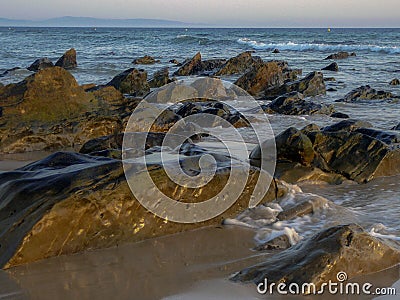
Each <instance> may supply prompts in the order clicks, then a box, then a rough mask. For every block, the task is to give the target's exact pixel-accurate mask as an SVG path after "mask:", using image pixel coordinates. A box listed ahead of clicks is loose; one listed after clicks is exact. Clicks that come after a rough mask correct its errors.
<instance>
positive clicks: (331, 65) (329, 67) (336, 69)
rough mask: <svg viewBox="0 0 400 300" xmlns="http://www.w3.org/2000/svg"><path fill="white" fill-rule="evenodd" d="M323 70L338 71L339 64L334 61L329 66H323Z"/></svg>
mask: <svg viewBox="0 0 400 300" xmlns="http://www.w3.org/2000/svg"><path fill="white" fill-rule="evenodd" d="M321 70H323V71H333V72H338V71H339V66H338V64H337V63H335V62H333V63H331V64H330V65H329V66H326V67H324V68H322V69H321Z"/></svg>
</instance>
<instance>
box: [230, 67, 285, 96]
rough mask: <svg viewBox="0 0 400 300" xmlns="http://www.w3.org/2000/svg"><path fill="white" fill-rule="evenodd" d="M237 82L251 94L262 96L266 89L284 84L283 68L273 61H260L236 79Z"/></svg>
mask: <svg viewBox="0 0 400 300" xmlns="http://www.w3.org/2000/svg"><path fill="white" fill-rule="evenodd" d="M235 84H236V85H237V86H239V87H240V88H242V89H244V90H245V91H247V92H248V93H249V94H250V95H252V96H255V97H256V98H261V97H263V94H264V91H265V90H266V89H268V88H271V87H276V86H280V85H282V84H283V72H282V68H281V67H280V66H279V65H278V64H277V63H276V62H273V61H272V62H265V63H259V64H257V66H255V67H254V68H253V69H252V70H250V71H249V72H247V73H245V74H244V75H243V76H241V77H240V78H239V79H238V80H236V82H235Z"/></svg>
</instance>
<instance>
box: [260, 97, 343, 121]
mask: <svg viewBox="0 0 400 300" xmlns="http://www.w3.org/2000/svg"><path fill="white" fill-rule="evenodd" d="M264 111H266V112H267V113H279V114H284V115H313V114H325V115H330V114H332V113H333V112H334V111H335V109H334V107H333V106H332V105H330V106H326V105H324V104H318V103H314V102H312V101H306V100H304V95H303V94H300V93H298V92H292V93H289V94H285V95H283V96H280V97H278V98H276V99H275V100H273V101H272V102H271V103H270V104H268V105H267V106H266V107H265V109H264Z"/></svg>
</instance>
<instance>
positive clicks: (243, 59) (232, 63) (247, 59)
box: [215, 51, 263, 76]
mask: <svg viewBox="0 0 400 300" xmlns="http://www.w3.org/2000/svg"><path fill="white" fill-rule="evenodd" d="M251 53H252V52H250V51H247V52H243V53H241V54H239V55H238V56H236V57H232V58H230V59H229V60H228V61H227V62H226V63H225V64H224V65H223V66H222V67H221V69H220V70H219V71H217V72H216V73H215V75H216V76H224V75H233V74H244V73H246V72H249V71H250V70H251V69H253V68H254V67H255V66H257V65H258V64H262V63H263V61H262V59H261V58H260V57H258V56H254V57H253V56H252V55H251Z"/></svg>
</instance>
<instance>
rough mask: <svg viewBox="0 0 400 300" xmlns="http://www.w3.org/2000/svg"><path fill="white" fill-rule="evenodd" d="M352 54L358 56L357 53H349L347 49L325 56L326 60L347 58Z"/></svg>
mask: <svg viewBox="0 0 400 300" xmlns="http://www.w3.org/2000/svg"><path fill="white" fill-rule="evenodd" d="M351 56H356V54H355V53H354V52H352V53H349V52H346V51H340V52H337V53H334V54H331V55H329V56H328V57H326V58H325V60H328V59H346V58H348V57H351Z"/></svg>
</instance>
